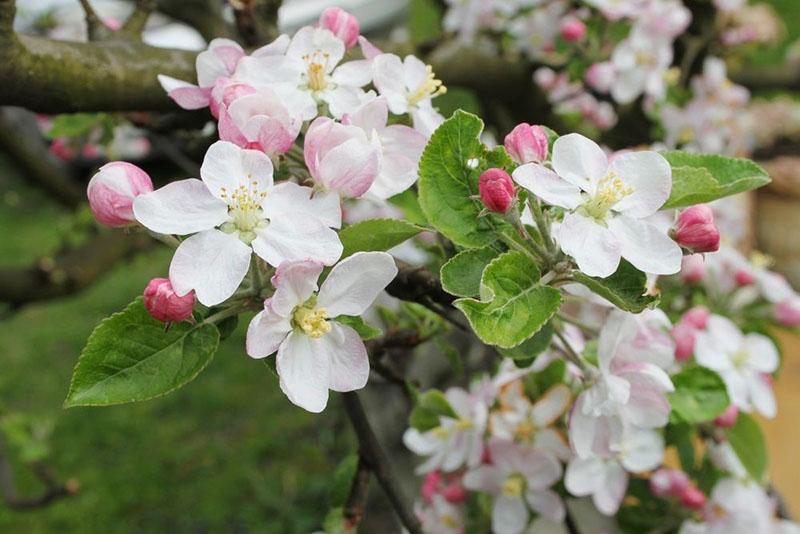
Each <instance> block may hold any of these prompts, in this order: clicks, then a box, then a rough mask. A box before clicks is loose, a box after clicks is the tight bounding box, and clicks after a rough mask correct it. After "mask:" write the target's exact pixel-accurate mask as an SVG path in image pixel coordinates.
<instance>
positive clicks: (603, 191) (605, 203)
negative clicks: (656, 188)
mask: <svg viewBox="0 0 800 534" xmlns="http://www.w3.org/2000/svg"><path fill="white" fill-rule="evenodd" d="M631 193H633V188H632V187H631V186H629V185H625V183H624V182H623V181H622V180H620V178H619V176H617V175H616V173H614V172H609V173H608V174H606V175H605V176H603V178H602V179H601V180H600V183H598V184H597V192H596V193H595V194H594V197H591V198H590V199H589V200H587V201H586V202H585V203H584V204H583V205H582V206H581V208H580V209H581V211H583V213H584V214H585V215H587V216H589V217H591V218H593V219H595V220H596V221H598V222H602V221H604V220H605V218H606V215H608V212H609V211H610V210H611V208H613V207H614V205H615V204H616V203H617V202H619V201H620V200H622V199H623V198H625V197H627V196H628V195H630V194H631Z"/></svg>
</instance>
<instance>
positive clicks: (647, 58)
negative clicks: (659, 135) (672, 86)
mask: <svg viewBox="0 0 800 534" xmlns="http://www.w3.org/2000/svg"><path fill="white" fill-rule="evenodd" d="M611 62H612V63H613V65H614V70H615V72H616V76H615V79H614V82H613V84H612V85H611V96H613V97H614V100H616V101H617V102H619V103H620V104H628V103H630V102H633V101H634V100H635V99H636V98H637V97H639V96H640V95H642V94H645V95H647V96H649V97H652V98H654V99H656V100H662V99H663V98H664V96H666V83H665V74H666V72H667V69H668V68H669V66H670V64H671V63H672V44H671V43H670V42H669V41H668V40H665V39H662V38H659V37H657V36H653V35H652V34H650V33H648V32H646V31H643V30H640V31H637V30H636V29H634V30H633V31H632V33H631V35H629V36H628V37H627V38H626V39H625V40H624V41H622V42H621V43H620V44H619V45H617V47H616V48H615V49H614V52H613V53H612V55H611Z"/></svg>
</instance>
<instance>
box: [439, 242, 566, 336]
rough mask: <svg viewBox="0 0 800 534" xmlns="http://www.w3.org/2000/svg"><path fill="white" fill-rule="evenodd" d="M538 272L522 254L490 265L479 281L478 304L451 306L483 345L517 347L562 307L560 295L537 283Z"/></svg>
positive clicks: (470, 301) (463, 302)
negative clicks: (462, 317)
mask: <svg viewBox="0 0 800 534" xmlns="http://www.w3.org/2000/svg"><path fill="white" fill-rule="evenodd" d="M539 278H540V274H539V269H538V267H537V266H536V264H535V263H534V262H533V260H532V259H530V258H529V257H528V256H526V255H525V254H522V253H521V252H516V251H514V252H506V253H504V254H502V255H501V256H499V257H497V258H496V259H495V260H494V261H492V262H491V263H490V264H489V265H488V266H487V267H486V269H484V271H483V276H482V278H481V291H480V293H481V300H475V299H468V298H464V299H459V300H457V301H455V302H454V303H453V304H454V305H455V306H456V307H457V308H458V309H459V310H461V311H462V312H463V313H464V315H466V316H467V320H469V323H470V325H471V326H472V329H473V330H474V331H475V333H476V334H477V335H478V337H479V338H480V339H481V341H483V342H484V343H487V344H490V345H497V346H498V347H501V348H512V347H516V346H517V345H519V344H520V343H522V342H523V341H525V340H526V339H528V338H530V337H531V336H533V335H534V334H535V333H536V332H538V331H539V330H540V329H541V328H542V327H543V326H544V325H545V323H547V321H549V320H550V318H551V317H552V316H553V314H555V313H556V311H558V308H559V307H560V306H561V293H560V292H559V291H558V290H557V289H555V288H553V287H550V286H546V285H541V284H540V283H539Z"/></svg>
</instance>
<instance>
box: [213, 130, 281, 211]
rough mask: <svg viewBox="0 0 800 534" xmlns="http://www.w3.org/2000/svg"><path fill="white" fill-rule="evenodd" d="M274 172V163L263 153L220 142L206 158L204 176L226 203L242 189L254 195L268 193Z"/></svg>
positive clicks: (215, 144)
mask: <svg viewBox="0 0 800 534" xmlns="http://www.w3.org/2000/svg"><path fill="white" fill-rule="evenodd" d="M272 171H273V167H272V161H271V160H270V159H269V156H267V155H266V154H264V153H263V152H259V151H257V150H246V149H243V148H241V147H238V146H236V145H234V144H233V143H229V142H227V141H217V142H216V143H214V144H213V145H211V146H210V147H209V148H208V151H207V152H206V156H205V158H203V165H202V166H201V167H200V176H201V177H202V178H203V182H205V184H206V185H207V186H208V189H209V190H210V191H211V193H212V194H213V195H214V196H216V197H217V198H220V199H222V200H226V198H227V199H229V198H230V196H231V194H232V193H233V192H234V191H236V189H237V188H239V187H240V186H242V187H244V188H245V189H246V190H248V191H251V192H253V193H256V192H266V191H267V190H268V189H269V188H270V187H272V184H273V179H272ZM258 200H259V201H260V200H261V199H260V198H259V199H258ZM226 202H227V200H226Z"/></svg>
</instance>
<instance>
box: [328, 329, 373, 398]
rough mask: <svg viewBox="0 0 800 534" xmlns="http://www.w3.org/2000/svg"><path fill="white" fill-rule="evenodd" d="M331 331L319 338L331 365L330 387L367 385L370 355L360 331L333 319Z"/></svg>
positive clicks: (333, 388)
mask: <svg viewBox="0 0 800 534" xmlns="http://www.w3.org/2000/svg"><path fill="white" fill-rule="evenodd" d="M330 325H331V331H330V332H328V333H327V334H325V335H324V336H322V337H321V338H319V341H321V342H322V345H323V347H324V348H322V349H321V350H324V351H325V353H326V354H327V355H328V357H329V359H330V362H331V367H330V378H329V382H328V387H329V388H330V389H332V390H333V391H342V392H344V391H355V390H357V389H361V388H363V387H364V386H366V385H367V380H368V379H369V357H368V356H367V348H366V347H365V346H364V342H363V341H361V336H359V335H358V332H356V331H355V330H353V329H352V328H350V327H349V326H346V325H343V324H340V323H337V322H336V321H331V322H330Z"/></svg>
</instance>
